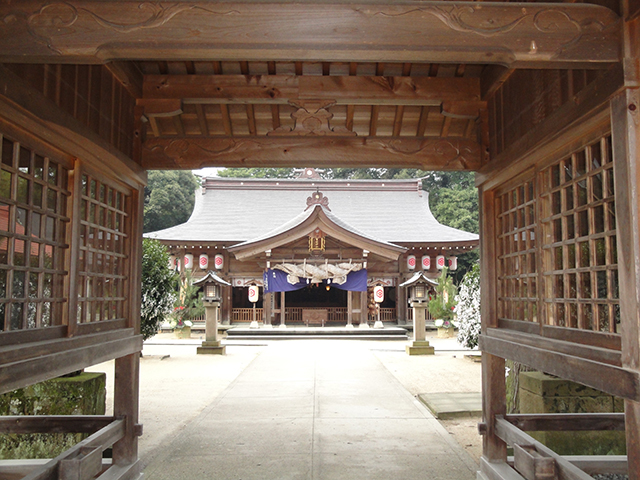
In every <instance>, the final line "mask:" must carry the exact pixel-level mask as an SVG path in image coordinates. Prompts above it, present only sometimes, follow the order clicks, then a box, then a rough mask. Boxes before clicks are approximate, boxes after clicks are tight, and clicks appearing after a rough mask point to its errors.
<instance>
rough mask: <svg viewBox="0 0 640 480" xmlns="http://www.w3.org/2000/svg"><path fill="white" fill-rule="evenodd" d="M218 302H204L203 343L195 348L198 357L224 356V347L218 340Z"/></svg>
mask: <svg viewBox="0 0 640 480" xmlns="http://www.w3.org/2000/svg"><path fill="white" fill-rule="evenodd" d="M219 307H220V302H205V306H204V310H205V325H204V329H205V330H204V342H202V346H201V347H198V348H197V353H198V354H200V355H224V354H225V349H226V347H224V346H222V345H220V340H219V339H218V312H219V311H220V309H219Z"/></svg>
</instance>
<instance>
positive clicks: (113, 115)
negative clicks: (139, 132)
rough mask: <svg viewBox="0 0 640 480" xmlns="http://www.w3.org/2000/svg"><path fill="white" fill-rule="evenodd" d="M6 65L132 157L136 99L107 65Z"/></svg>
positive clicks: (32, 86) (64, 109) (31, 85)
mask: <svg viewBox="0 0 640 480" xmlns="http://www.w3.org/2000/svg"><path fill="white" fill-rule="evenodd" d="M5 66H6V67H7V69H9V70H11V71H12V72H13V73H15V74H16V75H18V76H19V77H20V78H21V79H23V80H24V81H25V82H26V83H27V84H28V85H29V86H30V87H31V88H33V89H35V90H37V91H38V92H40V93H42V94H43V95H44V96H45V97H47V98H48V99H49V100H52V101H53V102H54V103H55V104H56V105H57V106H58V107H60V108H61V109H62V110H63V111H64V112H66V113H68V114H69V115H72V116H73V117H74V118H75V119H76V120H78V121H79V122H81V123H82V124H84V125H86V126H88V127H89V128H90V129H91V130H93V131H94V132H95V133H97V134H99V135H100V137H101V138H102V139H103V140H105V141H107V142H109V143H110V144H111V145H113V147H115V148H116V149H118V150H119V151H121V152H122V153H124V154H125V155H127V156H128V157H132V156H133V144H134V137H133V120H134V115H133V109H134V107H135V100H136V99H135V98H133V96H132V95H131V94H130V93H129V91H128V90H127V89H126V87H125V86H123V85H122V84H121V83H120V82H119V81H118V80H117V79H116V78H115V77H114V76H113V74H112V73H111V72H110V71H109V69H108V68H107V67H106V66H102V65H31V64H7V65H5ZM135 160H136V161H138V159H135Z"/></svg>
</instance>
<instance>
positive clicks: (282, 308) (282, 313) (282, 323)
mask: <svg viewBox="0 0 640 480" xmlns="http://www.w3.org/2000/svg"><path fill="white" fill-rule="evenodd" d="M284 294H285V292H280V328H285V327H286V324H285V304H284V303H285V302H284Z"/></svg>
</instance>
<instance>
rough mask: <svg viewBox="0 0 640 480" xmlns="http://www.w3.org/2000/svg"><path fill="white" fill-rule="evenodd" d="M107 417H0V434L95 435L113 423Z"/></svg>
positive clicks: (113, 418)
mask: <svg viewBox="0 0 640 480" xmlns="http://www.w3.org/2000/svg"><path fill="white" fill-rule="evenodd" d="M115 420H116V418H115V417H110V416H108V415H19V416H3V417H0V432H2V433H3V434H7V433H15V434H18V433H19V434H24V433H95V432H97V431H98V430H100V429H101V428H104V427H106V426H107V425H109V424H110V423H111V422H113V421H115Z"/></svg>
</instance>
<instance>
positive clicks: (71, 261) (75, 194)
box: [65, 160, 82, 337]
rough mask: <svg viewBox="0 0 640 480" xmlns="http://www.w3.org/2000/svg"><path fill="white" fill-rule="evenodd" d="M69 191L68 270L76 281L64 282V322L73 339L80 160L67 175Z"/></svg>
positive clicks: (76, 303) (78, 277) (80, 174)
mask: <svg viewBox="0 0 640 480" xmlns="http://www.w3.org/2000/svg"><path fill="white" fill-rule="evenodd" d="M69 187H70V188H69V190H70V191H71V201H70V202H68V209H69V218H71V227H70V228H68V229H67V237H68V238H67V242H68V243H69V255H68V267H67V268H68V269H69V274H70V278H74V279H76V280H77V281H70V282H66V283H67V284H68V286H67V288H66V289H67V291H66V292H65V294H66V297H67V298H68V299H69V304H68V308H67V312H68V313H67V315H65V317H66V321H67V325H68V330H67V335H68V336H70V337H73V336H74V335H75V333H76V330H77V325H78V313H77V312H78V282H79V281H82V280H81V279H82V277H80V275H78V271H79V268H78V259H79V258H80V220H81V218H80V212H81V205H82V165H81V162H80V160H76V161H75V162H74V166H73V171H72V172H71V173H70V175H69Z"/></svg>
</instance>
